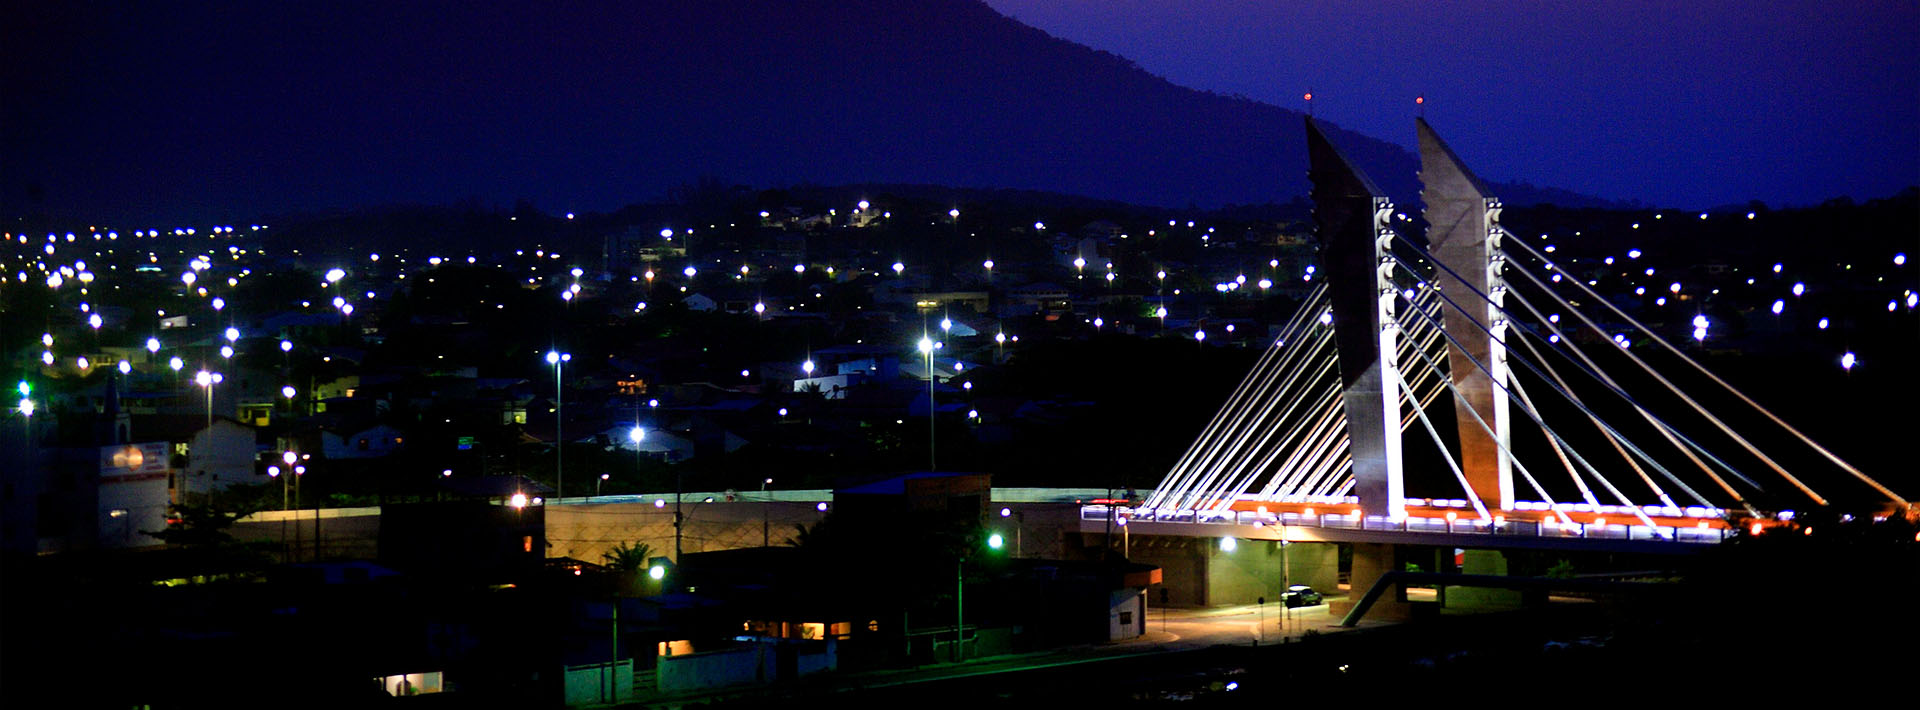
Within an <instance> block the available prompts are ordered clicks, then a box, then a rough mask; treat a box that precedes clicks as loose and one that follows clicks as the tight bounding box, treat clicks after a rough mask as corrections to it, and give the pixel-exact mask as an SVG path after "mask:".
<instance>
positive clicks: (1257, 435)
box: [1180, 334, 1333, 510]
mask: <svg viewBox="0 0 1920 710" xmlns="http://www.w3.org/2000/svg"><path fill="white" fill-rule="evenodd" d="M1316 340H1317V341H1318V342H1317V343H1316V344H1315V345H1314V346H1313V350H1312V351H1311V352H1309V353H1308V354H1307V356H1306V357H1305V359H1304V361H1303V362H1301V363H1300V364H1301V365H1305V364H1306V363H1307V362H1311V361H1313V360H1314V359H1315V357H1316V356H1317V355H1318V354H1319V353H1320V352H1322V351H1324V350H1325V349H1326V344H1327V343H1330V342H1332V340H1333V339H1332V337H1331V336H1330V334H1323V337H1319V338H1316ZM1332 369H1333V363H1332V361H1331V359H1328V361H1327V362H1326V364H1324V365H1322V366H1321V367H1320V368H1319V370H1317V371H1315V372H1314V374H1313V377H1314V378H1316V379H1317V378H1320V377H1324V376H1325V375H1326V373H1328V372H1331V371H1332ZM1306 372H1307V368H1306V367H1296V368H1294V369H1293V372H1292V373H1291V374H1289V375H1288V376H1287V379H1286V381H1285V382H1283V383H1281V385H1280V387H1279V388H1277V389H1276V390H1275V391H1274V393H1273V394H1272V395H1270V396H1268V397H1266V398H1265V402H1264V403H1263V404H1261V405H1260V406H1259V413H1258V414H1257V415H1255V416H1254V417H1253V419H1252V420H1250V421H1247V422H1246V425H1245V427H1238V426H1236V427H1235V428H1234V431H1235V432H1237V435H1235V436H1234V438H1233V444H1232V445H1231V446H1229V447H1228V448H1227V449H1226V451H1225V452H1223V456H1222V457H1221V458H1220V459H1219V460H1218V462H1217V463H1216V462H1214V461H1212V459H1211V458H1209V460H1208V461H1205V462H1203V463H1202V464H1201V465H1202V466H1208V465H1212V466H1213V467H1214V474H1216V475H1217V474H1219V473H1223V472H1224V473H1226V478H1225V480H1224V481H1223V482H1222V485H1221V486H1219V487H1217V488H1208V487H1207V484H1206V483H1203V484H1202V488H1203V490H1202V491H1201V492H1200V495H1198V496H1195V497H1194V499H1193V500H1190V501H1188V502H1187V503H1186V504H1184V505H1182V506H1180V507H1182V508H1193V509H1195V510H1199V509H1205V508H1210V507H1213V506H1214V502H1213V501H1216V500H1218V499H1220V498H1221V497H1222V491H1226V490H1233V491H1234V492H1235V493H1236V494H1237V493H1238V492H1240V491H1242V490H1245V487H1246V486H1245V485H1244V484H1243V483H1240V481H1241V479H1243V478H1247V477H1248V474H1249V472H1248V470H1247V468H1248V464H1250V463H1251V462H1252V459H1253V455H1254V452H1257V451H1260V450H1262V449H1265V448H1266V447H1267V446H1268V445H1269V444H1271V442H1272V440H1273V437H1274V436H1275V435H1276V434H1277V433H1278V432H1279V430H1280V428H1281V427H1279V426H1278V425H1279V424H1280V423H1282V422H1284V421H1285V420H1286V414H1288V413H1291V412H1292V410H1293V407H1292V406H1289V407H1288V408H1287V410H1286V411H1285V412H1283V413H1282V415H1281V417H1280V419H1279V420H1278V421H1275V422H1274V426H1266V427H1263V426H1261V424H1262V423H1263V422H1265V421H1267V419H1268V418H1269V417H1270V416H1272V414H1273V411H1274V409H1275V408H1276V407H1278V406H1279V405H1280V403H1281V401H1282V400H1284V399H1286V397H1284V396H1283V395H1284V394H1285V393H1287V392H1288V391H1289V390H1292V389H1293V388H1294V387H1295V385H1296V384H1297V383H1299V382H1300V379H1301V377H1302V376H1303V375H1305V374H1306ZM1298 403H1299V400H1298V399H1295V400H1294V402H1293V403H1292V404H1294V405H1297V404H1298ZM1249 411H1251V408H1249ZM1249 444H1252V445H1253V446H1252V447H1251V449H1249V447H1248V445H1249ZM1242 451H1246V452H1247V453H1246V455H1244V456H1243V455H1241V452H1242ZM1252 473H1253V474H1255V475H1257V474H1258V471H1253V472H1252ZM1212 480H1213V477H1212V476H1209V477H1208V479H1207V481H1208V482H1211V481H1212ZM1228 502H1229V503H1230V502H1231V500H1229V501H1228Z"/></svg>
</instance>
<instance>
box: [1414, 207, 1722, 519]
mask: <svg viewBox="0 0 1920 710" xmlns="http://www.w3.org/2000/svg"><path fill="white" fill-rule="evenodd" d="M1408 245H1409V246H1411V247H1412V248H1414V249H1416V250H1418V249H1420V247H1419V245H1417V244H1412V243H1411V242H1408ZM1496 258H1500V259H1505V258H1506V257H1505V256H1504V255H1502V256H1499V257H1496ZM1439 266H1440V268H1442V269H1446V268H1447V267H1446V265H1445V264H1439ZM1409 271H1411V269H1409ZM1520 272H1521V274H1522V275H1525V276H1528V277H1529V278H1530V279H1532V278H1534V277H1533V275H1532V274H1529V273H1527V272H1526V271H1525V270H1524V269H1521V270H1520ZM1448 273H1452V271H1451V270H1450V269H1449V270H1448ZM1455 276H1456V278H1457V277H1458V275H1457V274H1455ZM1536 281H1537V279H1536ZM1468 291H1470V292H1472V293H1473V294H1474V295H1475V296H1477V297H1479V298H1480V299H1481V300H1486V298H1487V297H1486V294H1483V293H1480V292H1479V291H1478V290H1475V289H1473V288H1472V287H1468ZM1513 293H1514V295H1515V296H1518V295H1519V294H1518V293H1517V292H1513ZM1441 297H1442V298H1446V299H1447V301H1448V302H1449V303H1452V302H1453V300H1452V299H1451V298H1449V297H1447V296H1446V295H1445V294H1442V295H1441ZM1556 297H1557V295H1556ZM1456 307H1457V304H1456ZM1568 307H1569V308H1572V306H1571V305H1570V304H1569V305H1568ZM1494 308H1495V309H1496V310H1498V311H1499V312H1500V314H1501V315H1502V316H1505V317H1507V318H1508V319H1512V318H1513V314H1512V313H1511V312H1509V311H1507V310H1506V309H1504V308H1501V307H1499V306H1495V307H1494ZM1536 315H1537V311H1536ZM1467 320H1468V321H1469V322H1471V323H1473V324H1474V325H1475V326H1477V327H1478V328H1480V330H1482V331H1483V332H1487V327H1486V326H1485V325H1484V324H1481V323H1480V322H1479V321H1478V320H1476V319H1474V318H1472V317H1471V316H1470V315H1469V316H1468V318H1467ZM1548 327H1549V328H1552V326H1551V325H1550V324H1549V325H1548ZM1522 330H1523V332H1525V329H1522ZM1556 332H1557V331H1556ZM1447 337H1448V338H1449V339H1451V338H1452V336H1451V335H1448V336H1447ZM1510 355H1513V356H1514V357H1512V358H1511V360H1512V361H1513V362H1518V363H1520V364H1521V365H1523V366H1525V367H1526V368H1527V369H1528V370H1530V371H1532V372H1533V373H1534V374H1535V375H1536V376H1540V372H1539V368H1538V367H1536V366H1535V365H1534V364H1533V363H1532V362H1529V361H1528V360H1527V359H1526V358H1522V357H1518V354H1517V353H1510ZM1469 359H1471V358H1469ZM1474 363H1475V365H1476V366H1478V367H1480V368H1481V369H1482V370H1485V369H1486V365H1485V364H1483V363H1480V362H1479V361H1477V360H1475V361H1474ZM1542 379H1543V380H1544V379H1546V378H1545V377H1544V376H1542ZM1611 389H1612V391H1613V392H1614V394H1615V395H1617V396H1619V397H1621V398H1622V399H1625V400H1627V401H1628V402H1630V403H1634V404H1635V405H1636V406H1638V403H1637V402H1635V400H1634V399H1633V397H1632V396H1631V395H1628V394H1627V393H1626V392H1625V391H1623V390H1620V389H1619V388H1618V387H1611ZM1562 394H1563V395H1568V401H1569V402H1570V403H1572V404H1573V405H1574V406H1575V407H1576V408H1578V409H1580V410H1581V411H1582V412H1584V413H1586V414H1587V415H1588V416H1589V417H1590V418H1591V419H1592V420H1593V421H1594V422H1596V423H1598V424H1600V425H1601V426H1602V427H1603V428H1605V429H1606V430H1607V431H1608V432H1609V433H1610V434H1611V435H1612V436H1615V437H1618V438H1619V440H1620V441H1622V442H1623V443H1625V445H1626V446H1627V447H1628V448H1630V449H1632V450H1633V451H1634V452H1635V453H1636V454H1638V455H1640V456H1641V457H1642V458H1643V459H1645V460H1646V462H1647V463H1648V464H1649V465H1651V466H1653V467H1654V468H1655V469H1656V470H1658V471H1659V472H1660V473H1661V475H1663V476H1666V477H1667V478H1668V479H1670V480H1672V481H1674V483H1675V484H1677V485H1680V486H1681V487H1682V488H1686V484H1685V483H1684V482H1682V481H1680V479H1679V478H1678V477H1677V476H1674V475H1673V474H1672V472H1670V471H1667V470H1666V468H1665V467H1663V466H1660V464H1659V462H1657V461H1655V460H1654V459H1653V458H1652V457H1651V456H1647V455H1646V453H1645V452H1644V451H1641V450H1640V449H1639V448H1638V447H1636V446H1634V445H1633V442H1632V441H1631V440H1630V439H1627V438H1626V437H1625V436H1623V435H1621V434H1620V432H1619V431H1618V430H1617V429H1614V428H1613V427H1612V426H1611V425H1609V424H1607V423H1606V422H1605V420H1603V419H1600V418H1599V415H1597V414H1595V413H1594V412H1593V411H1592V410H1591V409H1590V408H1588V407H1587V406H1586V405H1585V404H1584V403H1582V402H1580V401H1579V400H1578V399H1576V398H1573V397H1571V396H1570V395H1571V393H1568V392H1562ZM1643 410H1644V408H1643ZM1648 416H1651V415H1650V414H1649V415H1648ZM1656 421H1658V420H1657V419H1656ZM1663 424H1664V423H1663ZM1667 429H1668V430H1669V431H1672V432H1673V433H1674V434H1675V435H1676V436H1680V438H1681V439H1683V440H1686V441H1687V443H1689V444H1690V445H1693V446H1694V447H1695V448H1696V449H1698V450H1699V451H1700V452H1701V453H1702V454H1705V455H1707V456H1708V457H1710V458H1712V453H1711V452H1708V451H1706V449H1704V448H1701V447H1699V445H1698V444H1694V443H1693V442H1692V441H1691V440H1690V439H1686V437H1685V436H1684V435H1681V434H1679V432H1678V431H1677V430H1672V428H1671V427H1670V426H1668V427H1667ZM1563 443H1564V442H1563ZM1575 458H1579V456H1578V452H1577V451H1576V452H1575ZM1714 461H1715V462H1716V463H1719V464H1720V465H1721V466H1723V467H1725V468H1727V469H1728V470H1729V471H1730V472H1732V473H1733V474H1734V475H1736V476H1740V474H1739V472H1738V471H1737V470H1734V469H1733V467H1732V466H1729V465H1728V464H1726V462H1724V461H1720V460H1719V459H1717V458H1715V459H1714ZM1581 464H1582V466H1584V467H1586V468H1587V469H1588V470H1594V469H1593V467H1592V466H1591V465H1590V464H1587V463H1586V462H1585V461H1584V460H1582V461H1581ZM1740 477H1741V480H1743V481H1746V482H1747V483H1748V484H1749V485H1754V486H1755V487H1756V488H1757V487H1758V484H1755V483H1753V482H1752V481H1751V480H1750V479H1747V478H1746V477H1745V476H1740ZM1687 490H1688V491H1689V492H1692V489H1690V488H1688V489H1687ZM1694 495H1695V497H1696V498H1698V497H1699V496H1698V494H1697V493H1695V494H1694ZM1702 502H1703V503H1704V502H1705V500H1704V499H1702Z"/></svg>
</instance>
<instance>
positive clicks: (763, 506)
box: [760, 478, 773, 547]
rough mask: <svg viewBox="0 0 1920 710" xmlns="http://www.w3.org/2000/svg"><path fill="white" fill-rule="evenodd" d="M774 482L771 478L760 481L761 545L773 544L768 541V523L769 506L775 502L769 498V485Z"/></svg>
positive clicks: (768, 545)
mask: <svg viewBox="0 0 1920 710" xmlns="http://www.w3.org/2000/svg"><path fill="white" fill-rule="evenodd" d="M772 483H773V479H771V478H769V479H766V480H763V481H761V482H760V546H761V547H771V546H772V545H771V543H769V542H768V541H767V536H768V534H769V533H768V531H767V525H768V521H767V515H768V513H767V508H768V507H769V506H771V505H772V504H773V501H772V500H770V499H768V498H767V486H768V485H770V484H772Z"/></svg>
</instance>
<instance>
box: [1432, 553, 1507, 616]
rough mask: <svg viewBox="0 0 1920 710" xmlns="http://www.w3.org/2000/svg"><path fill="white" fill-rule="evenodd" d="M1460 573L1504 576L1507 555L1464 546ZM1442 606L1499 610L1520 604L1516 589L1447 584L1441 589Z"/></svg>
mask: <svg viewBox="0 0 1920 710" xmlns="http://www.w3.org/2000/svg"><path fill="white" fill-rule="evenodd" d="M1461 556H1462V557H1463V558H1464V559H1463V561H1462V562H1463V564H1461V565H1460V573H1461V574H1477V575H1489V576H1495V577H1505V576H1507V556H1506V553H1503V552H1501V551H1499V550H1467V551H1466V552H1464V553H1463V554H1462V555H1461ZM1444 593H1445V595H1446V607H1447V608H1448V609H1456V610H1462V611H1502V610H1507V609H1518V608H1520V606H1521V595H1522V593H1521V592H1520V590H1517V589H1495V588H1492V587H1451V588H1448V589H1446V590H1445V592H1444Z"/></svg>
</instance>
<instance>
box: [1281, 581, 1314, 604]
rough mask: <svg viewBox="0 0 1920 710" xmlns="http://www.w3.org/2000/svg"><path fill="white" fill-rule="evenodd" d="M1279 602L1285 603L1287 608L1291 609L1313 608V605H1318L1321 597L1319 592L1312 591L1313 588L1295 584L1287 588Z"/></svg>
mask: <svg viewBox="0 0 1920 710" xmlns="http://www.w3.org/2000/svg"><path fill="white" fill-rule="evenodd" d="M1280 600H1281V601H1282V602H1284V603H1286V605H1287V608H1289V609H1292V608H1294V607H1302V606H1313V605H1315V604H1319V603H1320V601H1321V597H1320V593H1319V592H1316V591H1313V587H1309V586H1307V585H1304V584H1296V585H1293V586H1291V587H1287V591H1286V593H1285V594H1282V595H1280Z"/></svg>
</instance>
